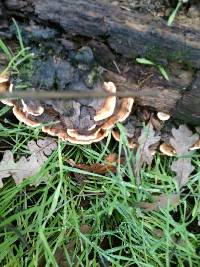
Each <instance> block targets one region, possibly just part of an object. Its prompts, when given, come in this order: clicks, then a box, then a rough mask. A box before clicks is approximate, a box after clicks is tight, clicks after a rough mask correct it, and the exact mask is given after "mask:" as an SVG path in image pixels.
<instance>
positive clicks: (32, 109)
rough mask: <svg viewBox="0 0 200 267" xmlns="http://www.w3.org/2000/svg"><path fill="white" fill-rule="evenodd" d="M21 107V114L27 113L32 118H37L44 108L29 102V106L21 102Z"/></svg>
mask: <svg viewBox="0 0 200 267" xmlns="http://www.w3.org/2000/svg"><path fill="white" fill-rule="evenodd" d="M21 102H22V105H23V112H25V113H28V114H30V115H33V116H39V115H41V114H42V113H43V112H44V108H43V107H42V106H40V105H35V101H32V103H31V101H29V105H27V104H26V103H25V101H24V100H23V99H22V100H21Z"/></svg>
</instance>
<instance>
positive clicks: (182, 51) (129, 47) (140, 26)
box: [5, 0, 200, 67]
mask: <svg viewBox="0 0 200 267" xmlns="http://www.w3.org/2000/svg"><path fill="white" fill-rule="evenodd" d="M102 2H103V1H98V0H95V1H94V0H76V1H74V0H57V1H54V0H34V1H33V0H29V1H22V0H5V5H6V6H7V8H8V9H9V10H10V11H11V13H15V12H19V13H22V14H24V15H25V16H27V15H30V17H32V18H35V19H36V18H37V20H38V21H43V22H45V23H53V24H54V25H55V24H56V25H57V26H59V27H60V28H62V30H64V31H65V32H66V33H67V34H71V35H82V36H86V37H89V38H102V39H104V40H105V41H106V42H107V43H108V45H109V46H110V47H111V48H112V49H114V50H115V51H116V52H118V53H120V54H122V55H123V56H127V57H129V58H133V57H136V56H149V57H151V58H152V57H153V58H155V59H158V58H159V59H160V60H163V61H165V60H166V59H170V60H175V59H176V60H181V61H182V62H184V63H186V64H190V65H192V66H195V67H200V60H199V58H200V32H197V31H195V30H193V29H191V27H189V28H186V27H179V26H173V27H171V28H169V27H168V26H167V25H166V22H163V21H162V20H160V19H153V20H152V18H151V17H148V16H142V15H141V14H138V13H130V12H127V11H122V10H120V9H118V8H117V7H112V6H108V5H105V4H103V3H102Z"/></svg>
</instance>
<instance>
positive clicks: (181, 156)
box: [170, 125, 199, 188]
mask: <svg viewBox="0 0 200 267" xmlns="http://www.w3.org/2000/svg"><path fill="white" fill-rule="evenodd" d="M172 135H173V137H172V138H170V143H171V145H172V146H173V147H174V149H175V150H176V154H177V156H178V160H176V161H174V162H173V163H172V165H171V170H172V171H174V172H175V173H176V176H175V179H176V181H177V183H178V186H179V188H181V187H183V186H185V185H186V183H187V182H188V178H189V176H190V174H191V173H192V172H193V170H194V166H192V163H191V155H192V153H193V152H192V151H191V150H190V148H191V147H192V146H193V145H194V144H195V143H196V142H197V141H198V139H199V135H198V134H193V132H192V131H190V130H189V129H188V127H187V126H186V125H180V126H179V128H178V129H175V128H173V129H172Z"/></svg>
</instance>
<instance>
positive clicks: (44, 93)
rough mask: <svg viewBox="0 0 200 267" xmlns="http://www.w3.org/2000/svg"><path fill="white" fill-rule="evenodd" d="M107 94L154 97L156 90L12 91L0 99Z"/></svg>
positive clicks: (95, 96) (70, 97) (0, 95)
mask: <svg viewBox="0 0 200 267" xmlns="http://www.w3.org/2000/svg"><path fill="white" fill-rule="evenodd" d="M108 96H118V97H133V98H134V97H142V96H149V97H156V96H157V92H152V91H151V92H140V91H136V92H133V91H128V90H127V91H118V92H116V93H107V92H103V91H66V92H57V91H50V92H49V91H42V90H41V91H35V92H26V91H18V92H17V91H13V92H3V93H0V99H41V100H45V99H88V98H105V97H108Z"/></svg>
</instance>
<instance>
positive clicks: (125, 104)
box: [102, 97, 134, 130]
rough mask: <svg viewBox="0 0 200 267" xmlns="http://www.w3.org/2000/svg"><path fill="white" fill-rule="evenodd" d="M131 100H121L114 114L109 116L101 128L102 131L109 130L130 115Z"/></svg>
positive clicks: (132, 101) (132, 100)
mask: <svg viewBox="0 0 200 267" xmlns="http://www.w3.org/2000/svg"><path fill="white" fill-rule="evenodd" d="M133 103H134V99H133V98H130V97H128V98H123V99H122V100H121V104H120V107H119V109H118V111H117V113H116V114H114V115H113V116H111V117H110V118H109V119H108V120H107V121H106V122H105V123H104V124H103V126H102V128H103V129H107V130H108V129H111V128H112V127H113V125H115V123H117V122H123V121H124V120H125V119H126V118H127V117H128V116H129V115H130V113H131V110H132V107H133Z"/></svg>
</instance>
